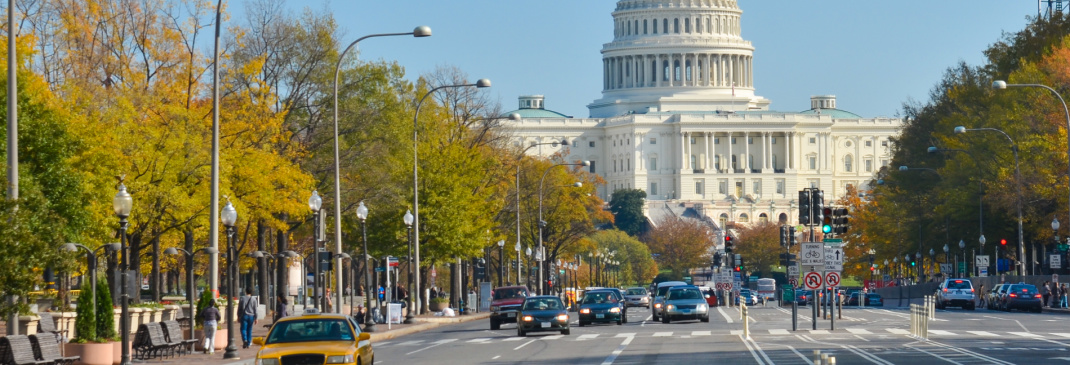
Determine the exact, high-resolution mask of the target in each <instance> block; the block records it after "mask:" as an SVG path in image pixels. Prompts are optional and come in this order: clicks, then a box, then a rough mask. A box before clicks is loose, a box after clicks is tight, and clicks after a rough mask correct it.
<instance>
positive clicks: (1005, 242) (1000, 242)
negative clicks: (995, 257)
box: [999, 238, 1007, 247]
mask: <svg viewBox="0 0 1070 365" xmlns="http://www.w3.org/2000/svg"><path fill="white" fill-rule="evenodd" d="M999 246H1000V247H1007V239H1006V238H1001V239H1000V240H999Z"/></svg>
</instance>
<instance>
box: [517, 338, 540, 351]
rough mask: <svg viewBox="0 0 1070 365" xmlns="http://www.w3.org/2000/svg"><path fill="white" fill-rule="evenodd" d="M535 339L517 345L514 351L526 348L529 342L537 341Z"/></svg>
mask: <svg viewBox="0 0 1070 365" xmlns="http://www.w3.org/2000/svg"><path fill="white" fill-rule="evenodd" d="M535 341H536V340H531V341H528V342H524V344H523V345H520V346H517V347H516V348H514V349H513V351H516V350H519V349H522V348H524V346H527V345H528V344H529V343H532V342H535Z"/></svg>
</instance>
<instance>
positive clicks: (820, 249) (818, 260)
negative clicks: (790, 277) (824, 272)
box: [799, 242, 825, 266]
mask: <svg viewBox="0 0 1070 365" xmlns="http://www.w3.org/2000/svg"><path fill="white" fill-rule="evenodd" d="M801 246H802V247H801V248H800V249H799V265H802V266H821V265H824V264H825V252H824V251H825V245H824V244H823V243H821V242H804V243H803V244H802V245H801Z"/></svg>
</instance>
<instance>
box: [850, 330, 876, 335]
mask: <svg viewBox="0 0 1070 365" xmlns="http://www.w3.org/2000/svg"><path fill="white" fill-rule="evenodd" d="M847 332H850V333H853V334H856V335H872V334H873V332H870V331H869V330H867V329H864V328H848V329H847Z"/></svg>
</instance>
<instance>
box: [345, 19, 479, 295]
mask: <svg viewBox="0 0 1070 365" xmlns="http://www.w3.org/2000/svg"><path fill="white" fill-rule="evenodd" d="M428 35H430V29H428ZM473 86H474V87H477V88H485V87H490V80H488V79H479V80H477V81H476V83H474V84H454V85H442V86H439V87H436V88H433V89H431V90H429V91H428V92H427V93H425V94H424V95H423V96H422V97H420V101H419V102H417V103H416V112H415V113H413V115H412V213H413V217H414V219H413V227H412V228H413V230H412V241H413V262H415V264H416V266H415V267H414V270H415V271H416V275H415V276H416V277H415V278H413V280H414V283H415V284H414V285H413V288H412V291H413V292H415V293H417V295H419V296H420V300H419V301H417V302H416V305H417V306H419V308H415V307H414V308H413V309H414V310H416V309H418V312H419V313H420V314H424V313H426V311H427V305H426V301H425V300H424V297H423V291H422V290H420V275H419V273H420V184H419V181H420V178H419V176H420V174H419V168H418V167H419V166H420V154H419V151H420V148H419V145H418V142H419V139H418V138H419V132H420V128H419V123H418V122H419V120H420V107H422V106H423V105H424V100H426V99H427V97H428V96H430V95H431V94H433V93H434V92H435V91H438V90H441V89H445V88H459V87H473ZM336 143H337V142H336ZM335 149H336V150H337V148H335ZM339 235H340V234H339Z"/></svg>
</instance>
